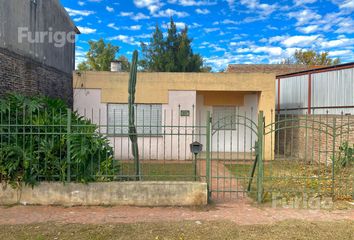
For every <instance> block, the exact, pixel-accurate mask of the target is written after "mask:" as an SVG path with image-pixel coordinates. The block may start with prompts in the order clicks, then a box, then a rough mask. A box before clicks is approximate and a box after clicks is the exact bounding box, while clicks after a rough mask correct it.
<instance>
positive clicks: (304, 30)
mask: <svg viewBox="0 0 354 240" xmlns="http://www.w3.org/2000/svg"><path fill="white" fill-rule="evenodd" d="M318 29H319V26H318V25H309V26H307V27H297V28H296V30H298V31H299V32H302V33H306V34H309V33H313V32H315V31H316V30H318Z"/></svg>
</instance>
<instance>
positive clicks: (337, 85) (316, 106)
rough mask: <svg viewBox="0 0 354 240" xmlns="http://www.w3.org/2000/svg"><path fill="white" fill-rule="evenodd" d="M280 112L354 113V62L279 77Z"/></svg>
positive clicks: (277, 99)
mask: <svg viewBox="0 0 354 240" xmlns="http://www.w3.org/2000/svg"><path fill="white" fill-rule="evenodd" d="M276 78H277V80H276V92H277V94H276V107H277V110H278V112H280V113H283V114H285V113H288V114H291V113H294V114H305V113H308V114H327V113H328V114H341V113H343V114H351V115H353V114H354V63H346V64H340V65H336V66H328V67H322V68H318V69H312V70H307V71H301V72H294V73H290V74H284V75H278V76H277V77H276Z"/></svg>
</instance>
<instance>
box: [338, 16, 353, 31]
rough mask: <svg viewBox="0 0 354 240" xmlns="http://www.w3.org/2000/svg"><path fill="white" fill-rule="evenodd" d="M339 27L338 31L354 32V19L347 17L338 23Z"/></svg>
mask: <svg viewBox="0 0 354 240" xmlns="http://www.w3.org/2000/svg"><path fill="white" fill-rule="evenodd" d="M337 26H338V29H337V30H336V31H335V32H336V33H347V34H349V33H354V27H353V26H354V20H353V19H351V18H345V19H343V20H342V21H341V22H340V23H338V25H337Z"/></svg>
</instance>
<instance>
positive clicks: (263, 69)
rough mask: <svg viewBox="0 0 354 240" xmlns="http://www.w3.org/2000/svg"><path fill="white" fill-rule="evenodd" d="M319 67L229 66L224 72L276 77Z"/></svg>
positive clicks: (295, 65) (280, 65)
mask: <svg viewBox="0 0 354 240" xmlns="http://www.w3.org/2000/svg"><path fill="white" fill-rule="evenodd" d="M318 67H321V66H311V67H310V66H306V65H301V64H230V65H229V66H228V68H227V70H226V72H231V73H274V74H276V75H280V74H288V73H293V72H299V71H305V70H310V69H314V68H318Z"/></svg>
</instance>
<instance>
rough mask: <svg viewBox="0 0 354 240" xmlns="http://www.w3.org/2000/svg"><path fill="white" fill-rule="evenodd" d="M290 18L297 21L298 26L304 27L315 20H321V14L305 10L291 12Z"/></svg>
mask: <svg viewBox="0 0 354 240" xmlns="http://www.w3.org/2000/svg"><path fill="white" fill-rule="evenodd" d="M288 16H289V17H290V18H295V19H296V20H297V22H296V26H302V25H305V24H307V23H309V22H311V21H313V20H319V19H321V16H320V15H319V14H317V13H316V12H314V11H312V10H310V9H305V10H302V11H298V12H290V13H289V14H288Z"/></svg>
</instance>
